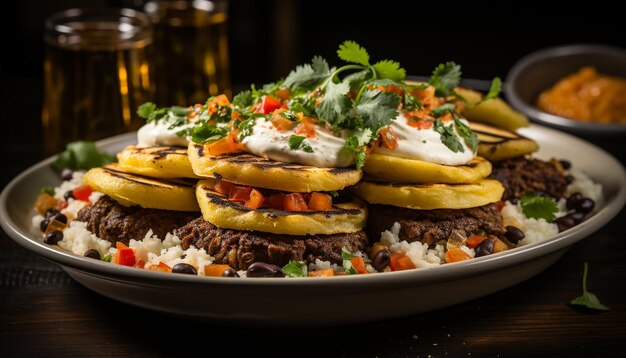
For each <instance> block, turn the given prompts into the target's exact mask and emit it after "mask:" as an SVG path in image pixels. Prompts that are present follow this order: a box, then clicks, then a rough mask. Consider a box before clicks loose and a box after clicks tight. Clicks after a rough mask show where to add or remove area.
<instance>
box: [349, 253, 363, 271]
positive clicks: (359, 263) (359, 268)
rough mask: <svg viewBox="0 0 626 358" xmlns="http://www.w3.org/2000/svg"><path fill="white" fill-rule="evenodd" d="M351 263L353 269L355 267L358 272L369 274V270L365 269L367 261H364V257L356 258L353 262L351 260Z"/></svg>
mask: <svg viewBox="0 0 626 358" xmlns="http://www.w3.org/2000/svg"><path fill="white" fill-rule="evenodd" d="M350 263H351V264H352V267H354V269H355V270H356V272H358V273H367V270H366V269H365V261H363V258H362V257H360V256H358V257H355V258H353V259H352V260H350Z"/></svg>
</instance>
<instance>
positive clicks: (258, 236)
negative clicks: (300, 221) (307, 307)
mask: <svg viewBox="0 0 626 358" xmlns="http://www.w3.org/2000/svg"><path fill="white" fill-rule="evenodd" d="M176 235H177V236H178V237H179V238H180V239H181V240H182V247H183V249H184V250H186V249H188V248H189V247H191V246H194V247H196V248H198V249H204V250H205V251H206V252H207V253H208V254H209V255H211V256H213V258H214V259H215V260H214V262H215V263H216V264H227V265H230V266H231V267H233V268H235V269H237V270H245V269H247V268H248V266H250V265H251V264H252V263H254V262H265V263H270V264H275V265H278V266H284V265H286V264H287V263H289V261H294V260H296V261H305V262H307V263H314V262H315V259H320V260H322V261H330V262H332V263H335V264H341V262H342V257H341V249H342V248H343V247H345V248H346V249H347V250H348V251H351V252H354V251H357V250H358V251H364V250H365V249H366V248H367V244H368V242H367V236H366V235H365V232H363V231H358V232H355V233H346V234H332V235H306V236H295V235H282V234H271V233H263V232H256V231H240V230H231V229H222V228H219V227H217V226H215V225H213V224H211V223H209V222H207V221H205V220H204V219H202V218H198V219H196V220H193V221H191V222H189V223H188V224H187V225H185V226H183V227H181V228H180V229H178V230H177V231H176Z"/></svg>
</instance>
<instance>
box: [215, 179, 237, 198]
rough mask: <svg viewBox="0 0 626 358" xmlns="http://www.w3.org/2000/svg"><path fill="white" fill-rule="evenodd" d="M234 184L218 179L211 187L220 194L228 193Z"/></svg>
mask: <svg viewBox="0 0 626 358" xmlns="http://www.w3.org/2000/svg"><path fill="white" fill-rule="evenodd" d="M234 186H235V184H233V183H231V182H228V181H225V180H218V181H217V183H215V186H214V187H213V189H215V191H216V192H218V193H220V194H222V195H228V194H229V193H230V191H231V190H232V189H233V187H234Z"/></svg>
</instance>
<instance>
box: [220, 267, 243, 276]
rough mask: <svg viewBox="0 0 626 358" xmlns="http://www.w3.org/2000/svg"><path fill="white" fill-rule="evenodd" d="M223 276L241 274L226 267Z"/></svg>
mask: <svg viewBox="0 0 626 358" xmlns="http://www.w3.org/2000/svg"><path fill="white" fill-rule="evenodd" d="M222 277H239V274H238V273H237V271H235V270H233V269H226V270H224V272H222Z"/></svg>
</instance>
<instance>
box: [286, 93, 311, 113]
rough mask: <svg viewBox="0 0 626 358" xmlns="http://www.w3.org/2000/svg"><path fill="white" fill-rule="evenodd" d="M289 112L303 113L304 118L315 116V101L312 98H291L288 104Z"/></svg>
mask: <svg viewBox="0 0 626 358" xmlns="http://www.w3.org/2000/svg"><path fill="white" fill-rule="evenodd" d="M287 105H288V107H289V110H290V111H292V112H295V113H300V112H301V113H303V114H304V115H305V116H308V117H310V116H313V115H314V114H315V99H313V98H312V97H293V98H292V99H290V100H289V102H288V104H287Z"/></svg>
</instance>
